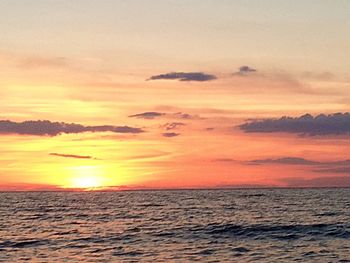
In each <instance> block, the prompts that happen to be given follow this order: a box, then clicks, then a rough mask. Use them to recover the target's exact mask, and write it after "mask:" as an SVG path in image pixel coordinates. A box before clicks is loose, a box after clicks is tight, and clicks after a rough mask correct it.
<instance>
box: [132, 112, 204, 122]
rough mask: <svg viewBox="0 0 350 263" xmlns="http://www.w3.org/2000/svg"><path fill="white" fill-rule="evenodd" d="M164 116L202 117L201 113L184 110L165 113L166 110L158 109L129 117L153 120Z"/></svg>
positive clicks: (189, 118) (180, 117)
mask: <svg viewBox="0 0 350 263" xmlns="http://www.w3.org/2000/svg"><path fill="white" fill-rule="evenodd" d="M163 116H164V117H168V118H174V119H185V120H192V119H202V118H201V117H200V116H199V115H192V114H188V113H183V112H175V113H165V112H158V111H146V112H142V113H137V114H133V115H129V116H128V117H129V118H138V119H148V120H152V119H155V118H159V117H163Z"/></svg>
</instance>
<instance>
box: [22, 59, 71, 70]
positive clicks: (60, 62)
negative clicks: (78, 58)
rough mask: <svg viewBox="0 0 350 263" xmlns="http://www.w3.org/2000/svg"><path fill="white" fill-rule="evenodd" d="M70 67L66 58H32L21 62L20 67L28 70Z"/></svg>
mask: <svg viewBox="0 0 350 263" xmlns="http://www.w3.org/2000/svg"><path fill="white" fill-rule="evenodd" d="M67 65H68V59H67V58H65V57H38V56H32V57H27V58H24V59H22V60H21V61H20V63H19V66H20V67H23V68H26V69H33V68H43V67H45V68H47V67H50V68H61V67H66V66H67Z"/></svg>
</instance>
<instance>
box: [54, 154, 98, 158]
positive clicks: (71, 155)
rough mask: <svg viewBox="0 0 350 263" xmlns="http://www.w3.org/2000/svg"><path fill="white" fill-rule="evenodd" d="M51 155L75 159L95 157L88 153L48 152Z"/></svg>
mask: <svg viewBox="0 0 350 263" xmlns="http://www.w3.org/2000/svg"><path fill="white" fill-rule="evenodd" d="M50 155H52V156H58V157H65V158H75V159H95V158H94V157H92V156H89V155H75V154H62V153H50Z"/></svg>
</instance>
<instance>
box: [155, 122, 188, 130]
mask: <svg viewBox="0 0 350 263" xmlns="http://www.w3.org/2000/svg"><path fill="white" fill-rule="evenodd" d="M185 125H186V124H185V123H183V122H168V123H166V124H164V125H161V128H164V129H166V130H167V131H170V130H175V129H178V128H179V127H181V126H185Z"/></svg>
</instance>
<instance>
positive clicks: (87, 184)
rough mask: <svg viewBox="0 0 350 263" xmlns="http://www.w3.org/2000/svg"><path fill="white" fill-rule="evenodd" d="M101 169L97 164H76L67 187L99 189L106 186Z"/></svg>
mask: <svg viewBox="0 0 350 263" xmlns="http://www.w3.org/2000/svg"><path fill="white" fill-rule="evenodd" d="M105 183H106V182H105V178H104V177H103V174H102V171H101V169H100V168H99V167H97V166H78V167H74V168H73V175H72V177H71V180H70V183H69V187H70V188H81V189H89V190H90V189H100V188H103V187H106V185H105Z"/></svg>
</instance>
